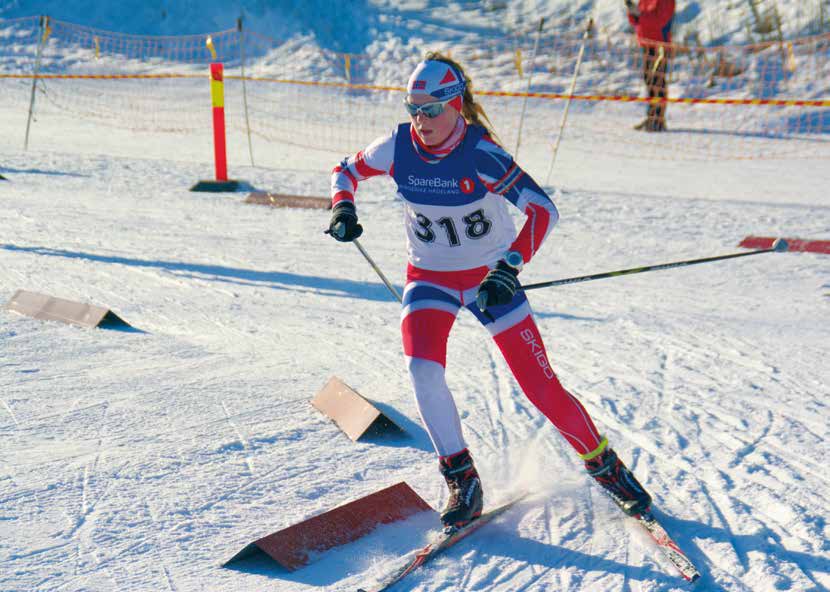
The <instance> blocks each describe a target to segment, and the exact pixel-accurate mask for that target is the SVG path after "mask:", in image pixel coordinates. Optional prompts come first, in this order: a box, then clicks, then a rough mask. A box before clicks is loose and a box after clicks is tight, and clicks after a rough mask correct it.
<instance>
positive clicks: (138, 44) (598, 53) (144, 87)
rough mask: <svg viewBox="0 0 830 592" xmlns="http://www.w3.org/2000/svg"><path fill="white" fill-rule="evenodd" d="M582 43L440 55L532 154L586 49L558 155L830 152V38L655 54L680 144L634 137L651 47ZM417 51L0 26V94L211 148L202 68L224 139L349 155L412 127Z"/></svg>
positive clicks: (613, 38) (609, 40) (546, 140)
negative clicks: (217, 82) (220, 92)
mask: <svg viewBox="0 0 830 592" xmlns="http://www.w3.org/2000/svg"><path fill="white" fill-rule="evenodd" d="M563 27H569V28H567V29H563ZM583 33H584V29H583V28H582V27H579V26H576V24H574V23H570V22H568V23H566V22H562V23H553V24H552V25H551V24H549V25H548V28H547V29H545V30H543V31H542V33H541V35H539V36H538V37H537V32H536V31H529V32H527V33H525V34H523V35H513V36H504V37H502V38H498V39H492V40H488V41H485V42H476V43H475V45H472V44H468V45H465V44H464V43H463V42H454V43H453V44H452V45H449V44H447V45H445V46H444V47H441V44H440V43H439V44H436V45H435V46H432V47H430V48H429V49H443V51H445V52H446V53H448V54H449V55H451V56H452V57H453V58H454V59H457V60H459V61H460V62H461V63H462V64H463V65H464V67H465V68H466V70H467V73H468V75H469V76H470V78H471V79H472V80H473V84H474V88H475V89H476V91H477V92H478V93H479V94H478V96H479V99H480V101H481V102H482V104H483V105H484V107H485V108H486V110H487V113H488V115H489V116H490V118H491V120H492V121H493V123H494V126H495V128H496V131H497V133H498V135H499V137H500V139H501V140H502V142H503V143H504V144H505V146H506V147H507V148H508V149H514V147H518V145H519V143H521V146H522V147H523V148H522V151H523V153H526V152H524V151H525V150H528V151H533V152H534V153H541V152H547V153H550V148H551V146H552V144H553V143H554V141H555V140H556V137H557V135H558V134H559V128H560V121H561V117H562V114H563V111H564V107H565V103H566V99H567V97H568V96H569V89H570V86H571V82H572V78H573V75H574V70H575V67H576V63H577V57H578V55H579V53H580V49H582V50H583V57H582V62H581V68H580V71H579V75H578V77H577V78H576V85H575V88H574V96H573V101H572V103H571V106H570V111H569V114H568V121H567V125H566V126H565V131H564V136H563V140H564V141H563V142H562V150H565V151H573V152H584V153H586V154H592V153H594V154H595V153H597V151H601V152H602V153H603V154H609V155H617V156H621V157H631V158H638V159H642V158H650V159H655V158H657V159H676V160H690V159H691V160H718V159H723V158H740V159H743V158H770V157H797V158H827V157H830V97H828V96H827V94H826V93H827V89H828V87H830V85H828V84H827V81H830V66H828V56H830V35H823V36H816V37H810V38H804V39H798V40H793V41H789V42H776V43H768V44H762V45H753V46H731V47H702V46H701V47H686V46H680V45H674V46H667V47H656V48H655V49H654V52H655V53H656V54H657V55H658V56H659V61H660V62H661V63H662V64H663V65H665V66H667V67H666V73H667V74H666V75H667V81H668V85H667V86H668V99H667V104H666V105H665V108H666V115H667V116H666V122H667V126H668V129H669V133H667V134H649V133H642V132H636V131H634V130H633V129H632V126H633V125H634V124H635V123H637V122H638V121H640V120H641V119H642V118H643V117H644V115H645V112H646V110H647V108H648V104H647V103H646V102H644V101H645V100H646V99H645V82H644V74H647V73H645V72H644V63H645V62H644V51H643V50H642V49H641V48H640V47H639V46H638V45H637V44H636V41H635V40H634V38H633V37H631V36H630V35H625V34H616V33H608V32H605V31H603V30H600V29H597V28H595V27H594V28H592V29H590V31H589V33H588V34H587V35H584V34H583ZM537 40H538V46H537ZM534 48H535V52H534ZM423 49H426V48H423ZM422 54H423V51H418V52H415V51H413V50H412V48H411V47H408V46H407V47H403V46H390V47H389V48H388V49H385V50H382V53H381V55H379V56H378V57H377V58H372V57H370V56H367V55H355V54H340V53H335V52H329V51H325V50H322V49H320V48H319V47H318V46H317V45H316V44H315V43H314V42H313V40H312V39H310V38H292V39H289V40H277V39H274V38H271V37H268V36H266V35H262V34H258V33H253V32H247V31H242V30H237V29H231V30H225V31H220V32H216V33H211V34H209V35H207V34H205V35H188V36H176V37H148V36H136V35H126V34H121V33H113V32H107V31H100V30H95V29H91V28H88V27H82V26H79V25H74V24H72V23H66V22H63V21H55V20H53V19H47V18H43V17H33V18H29V19H15V20H6V21H0V79H2V82H0V89H2V90H0V94H2V96H3V98H4V101H5V104H6V106H7V108H9V109H15V110H17V111H19V113H20V121H21V127H22V126H23V124H24V122H25V119H26V113H27V111H28V103H29V91H30V89H31V85H32V75H33V73H34V72H35V70H37V71H38V74H39V76H40V78H41V79H39V80H38V93H37V102H36V107H35V113H36V114H37V115H39V116H40V117H41V118H46V117H47V116H52V115H53V116H55V117H59V116H66V117H69V118H71V119H72V120H73V121H74V122H76V123H77V122H79V121H85V120H90V121H95V122H97V123H103V124H105V125H108V126H112V127H113V128H122V129H125V130H134V131H143V132H147V133H153V132H157V133H170V134H180V135H181V134H191V135H194V136H198V137H199V138H202V137H204V138H208V137H209V133H210V118H209V117H208V116H206V110H207V106H209V96H208V86H207V82H206V79H207V65H208V64H209V63H210V62H211V61H222V62H223V63H224V64H225V71H226V84H225V93H226V112H227V118H228V128H229V134H236V135H237V136H239V137H241V136H242V135H247V134H248V133H250V134H251V135H252V136H253V137H254V138H256V139H257V142H259V143H263V144H264V145H266V146H269V145H286V146H299V147H304V148H308V149H315V150H319V151H323V152H327V153H343V154H345V153H349V152H354V151H356V150H358V149H360V148H362V147H363V146H365V145H366V144H367V143H368V142H370V141H371V140H372V139H374V138H375V137H376V136H378V135H380V134H383V133H387V132H388V131H389V129H390V128H391V127H392V126H394V125H395V124H396V123H397V122H399V121H402V120H403V119H404V118H405V117H404V112H403V110H402V108H401V105H400V102H401V100H402V97H403V95H402V91H401V87H402V86H403V85H404V84H405V80H406V78H407V76H408V73H409V71H410V70H411V69H412V67H414V65H415V64H416V63H417V62H418V60H419V59H420V58H421V56H422ZM653 61H654V60H653V59H652V62H649V64H652V63H653ZM309 72H313V73H314V79H313V80H311V79H309ZM243 90H244V94H243ZM246 108H247V112H246ZM246 113H247V117H246ZM7 120H8V119H7ZM520 130H521V141H520V138H519V133H520ZM231 145H233V138H231ZM258 151H259V152H260V153H264V152H265V151H263V150H261V149H260V150H258ZM242 160H244V159H242ZM258 160H260V161H263V163H264V162H265V161H267V158H265V157H264V154H263V157H262V158H258Z"/></svg>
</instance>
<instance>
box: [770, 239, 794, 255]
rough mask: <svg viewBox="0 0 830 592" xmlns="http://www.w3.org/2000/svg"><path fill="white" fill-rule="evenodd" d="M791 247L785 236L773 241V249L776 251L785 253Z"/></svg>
mask: <svg viewBox="0 0 830 592" xmlns="http://www.w3.org/2000/svg"><path fill="white" fill-rule="evenodd" d="M789 248H790V245H789V243H787V241H786V240H784V239H783V238H777V239H775V240H774V241H773V242H772V249H773V251H775V252H776V253H783V252H785V251H786V250H787V249H789Z"/></svg>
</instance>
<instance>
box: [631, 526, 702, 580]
mask: <svg viewBox="0 0 830 592" xmlns="http://www.w3.org/2000/svg"><path fill="white" fill-rule="evenodd" d="M632 518H634V520H636V521H637V522H638V523H639V524H640V526H642V527H643V528H644V529H645V531H646V532H647V533H648V535H649V536H650V537H651V539H652V540H653V541H654V542H655V543H656V544H657V548H658V549H659V550H660V553H661V554H662V555H663V556H664V557H665V558H666V559H668V560H669V561H671V563H672V565H674V566H675V567H676V568H677V570H678V571H679V572H680V575H681V576H682V577H683V579H685V580H686V581H688V582H694V581H695V580H697V579H698V578H699V577H700V572H699V571H698V570H697V568H696V567H695V565H694V563H692V561H691V560H690V559H689V558H688V557H687V556H686V554H685V553H684V552H683V551H682V550H681V549H680V547H679V546H678V545H677V543H675V542H674V540H673V539H672V538H671V536H669V533H668V532H666V529H665V528H663V525H662V524H660V521H659V520H657V518H656V517H655V516H654V513H653V512H652V511H651V510H646V511H645V512H643V513H642V514H637V515H635V516H632Z"/></svg>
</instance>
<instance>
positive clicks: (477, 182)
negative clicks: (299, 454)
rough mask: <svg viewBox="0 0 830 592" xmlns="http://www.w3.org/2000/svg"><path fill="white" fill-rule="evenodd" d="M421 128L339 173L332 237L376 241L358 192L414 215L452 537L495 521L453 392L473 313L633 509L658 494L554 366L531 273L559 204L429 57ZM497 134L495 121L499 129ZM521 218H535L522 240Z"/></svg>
mask: <svg viewBox="0 0 830 592" xmlns="http://www.w3.org/2000/svg"><path fill="white" fill-rule="evenodd" d="M407 93H408V94H407V97H406V99H405V101H404V103H405V107H406V109H407V111H408V112H409V115H410V121H409V123H404V124H401V125H399V126H398V127H397V129H395V130H393V131H392V133H391V134H389V135H388V136H385V137H381V138H378V139H376V140H375V141H374V142H372V143H371V144H370V145H369V146H368V147H367V148H365V149H364V150H362V151H360V152H358V153H357V154H355V155H354V156H350V157H348V158H346V159H344V160H343V161H342V162H341V163H340V164H339V165H338V166H337V167H335V168H334V171H333V172H332V177H331V197H332V216H331V221H330V225H329V230H328V231H327V232H328V233H330V234H331V235H332V236H333V237H334V238H335V239H337V240H339V241H344V242H345V241H351V240H354V239H355V238H358V237H359V236H360V235H361V233H362V232H363V228H362V226H361V225H360V224H359V222H358V218H357V211H356V208H355V203H354V196H355V192H356V190H357V186H358V183H359V182H361V181H364V180H366V179H368V178H370V177H375V176H379V175H389V176H390V177H392V178H393V179H394V181H395V183H396V184H397V188H398V195H399V197H400V198H401V199H402V200H403V203H404V223H405V225H406V235H407V248H408V256H409V265H408V268H407V273H406V286H405V288H404V292H403V310H402V313H401V333H402V337H403V350H404V354H405V356H406V361H407V364H408V368H409V373H410V376H411V379H412V384H413V386H414V390H415V398H416V401H417V405H418V409H419V412H420V415H421V418H422V420H423V422H424V425H425V426H426V429H427V431H428V432H429V435H430V438H431V440H432V443H433V445H434V447H435V450H436V452H437V454H438V456H439V467H440V470H441V473H442V474H443V475H444V477H445V479H446V481H447V484H448V486H449V488H450V496H449V501H448V503H447V507H446V509H445V510H444V512H443V513H442V520H443V522H444V524H445V525H447V526H458V525H462V524H465V523H467V522H469V521H470V520H472V519H474V518H475V517H477V516H478V515H480V514H481V511H482V505H483V497H482V489H481V483H480V480H479V476H478V473H477V471H476V469H475V466H474V464H473V460H472V457H471V455H470V452H469V450H468V448H467V444H466V442H465V440H464V436H463V434H462V429H461V422H460V419H459V415H458V411H457V409H456V405H455V402H454V400H453V396H452V394H451V393H450V390H449V388H448V387H447V382H446V379H445V374H444V372H445V365H446V353H447V339H448V336H449V333H450V329H451V328H452V325H453V322H454V321H455V318H456V316H457V315H458V313H459V310H460V309H461V308H462V307H463V308H466V309H467V310H468V311H470V312H471V313H472V314H473V315H474V316H475V317H476V318H477V319H478V320H479V321H480V322H481V324H482V325H484V327H486V329H487V330H488V331H489V332H490V334H491V335H492V336H493V339H494V340H495V342H496V344H497V346H498V347H499V349H500V350H501V352H502V355H503V356H504V358H505V360H506V361H507V364H508V366H509V367H510V369H511V371H512V372H513V375H514V376H515V378H516V380H517V381H518V383H519V385H520V386H521V388H522V390H523V391H524V393H525V394H526V396H527V397H528V398H529V399H530V401H532V402H533V404H534V405H535V406H536V407H537V408H538V409H539V410H540V411H541V412H542V413H543V414H544V415H545V416H546V417H547V418H548V419H549V420H550V421H551V422H552V423H553V425H554V426H555V427H556V428H557V429H558V430H559V432H560V433H561V434H562V435H563V436H564V437H565V439H566V440H567V441H568V442H569V443H570V445H571V446H572V447H573V448H574V449H575V450H576V452H577V453H579V455H580V456H581V457H582V459H583V460H584V461H585V462H586V466H587V468H588V470H589V472H590V473H591V474H592V475H594V476H595V478H597V480H598V481H600V482H601V483H602V484H603V485H604V486H605V487H606V489H608V490H609V492H610V493H611V494H612V497H614V499H615V500H616V501H617V502H618V503H621V504H622V503H625V504H627V506H625V507H624V508H623V509H624V510H625V511H629V512H630V513H636V512H639V511H642V510H644V509H646V508H647V507H648V506H649V504H650V501H651V500H650V497H649V495H648V494H647V493H646V492H645V491H644V490H643V488H642V486H640V484H639V483H638V482H637V481H636V479H635V478H634V477H633V475H632V474H631V473H630V472H629V471H628V469H626V467H625V466H624V465H623V464H622V463H621V462H620V461H619V459H618V458H617V456H616V454H615V453H614V452H613V450H611V448H610V447H608V445H607V444H608V442H607V440H606V439H605V438H603V437H602V436H601V435H600V434H599V432H598V431H597V428H596V426H595V425H594V423H593V421H592V420H591V417H590V416H589V415H588V412H587V411H586V410H585V408H584V407H583V406H582V404H581V403H580V402H579V401H578V400H577V399H576V398H575V397H574V396H573V395H572V394H571V393H569V392H568V391H566V390H565V389H564V388H563V387H562V385H561V384H560V383H559V380H558V379H557V377H556V374H555V372H554V371H553V368H552V367H551V364H550V361H549V359H548V356H547V353H546V351H545V345H544V343H543V341H542V337H541V335H540V334H539V330H538V328H537V327H536V323H535V321H534V318H533V313H532V311H531V308H530V305H529V304H528V301H527V298H526V296H525V293H524V292H523V291H522V290H521V286H520V284H519V280H518V277H517V276H518V274H519V272H520V271H521V269H522V266H523V265H526V264H527V263H529V262H530V261H531V260H532V259H533V256H534V255H535V254H536V253H537V252H538V251H539V248H540V247H541V246H542V244H543V243H544V241H545V239H546V238H547V237H548V235H549V234H550V231H551V229H552V228H553V226H554V224H556V221H557V220H558V212H557V209H556V207H555V206H554V204H553V202H552V201H551V199H550V197H548V195H547V194H546V193H545V191H544V190H543V189H542V188H541V187H539V185H537V184H536V183H535V182H534V181H533V179H532V178H531V177H530V176H529V175H528V174H527V173H525V172H524V171H523V170H522V169H521V167H520V166H519V165H518V164H517V163H516V162H514V161H513V158H512V157H511V156H510V155H509V154H508V153H507V152H506V151H505V150H504V148H502V147H501V146H500V145H499V144H498V143H497V142H496V141H495V139H494V137H493V134H492V133H491V131H490V130H489V128H488V127H485V125H483V123H482V117H483V118H484V119H485V120H486V115H485V114H484V111H483V109H482V108H481V106H480V105H479V104H478V103H477V102H475V100H474V99H473V95H472V90H471V84H470V81H469V79H468V78H467V77H466V76H465V74H464V71H463V70H462V68H461V66H460V65H459V64H458V63H456V62H454V61H452V60H451V59H449V58H447V57H444V56H443V55H441V54H438V53H430V54H427V56H426V59H425V60H424V61H423V62H421V63H420V64H418V66H417V67H416V68H415V70H414V72H413V73H412V75H411V77H410V78H409V82H408V84H407ZM488 122H489V120H488ZM508 206H512V207H516V208H518V209H519V210H521V211H522V212H523V213H524V214H525V215H526V216H527V219H526V221H525V223H524V225H523V227H522V228H521V230H520V231H519V232H518V234H517V233H516V230H515V227H514V225H513V220H512V218H511V217H510V213H509V211H508Z"/></svg>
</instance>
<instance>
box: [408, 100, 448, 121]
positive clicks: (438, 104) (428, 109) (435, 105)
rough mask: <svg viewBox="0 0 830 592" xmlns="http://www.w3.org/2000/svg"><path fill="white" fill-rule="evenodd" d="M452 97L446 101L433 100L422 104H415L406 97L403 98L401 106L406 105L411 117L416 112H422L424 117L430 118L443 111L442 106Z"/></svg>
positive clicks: (414, 115) (416, 113)
mask: <svg viewBox="0 0 830 592" xmlns="http://www.w3.org/2000/svg"><path fill="white" fill-rule="evenodd" d="M451 100H452V99H447V100H446V101H433V102H432V103H424V104H423V105H415V104H413V103H410V102H409V101H407V100H406V99H404V100H403V106H404V107H406V112H407V113H409V114H410V115H411V116H412V117H416V116H417V115H418V113H423V114H424V115H425V116H426V117H428V118H430V119H432V118H433V117H438V116H439V115H441V114H442V113H443V112H444V107H446V106H447V103H449V102H450V101H451Z"/></svg>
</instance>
